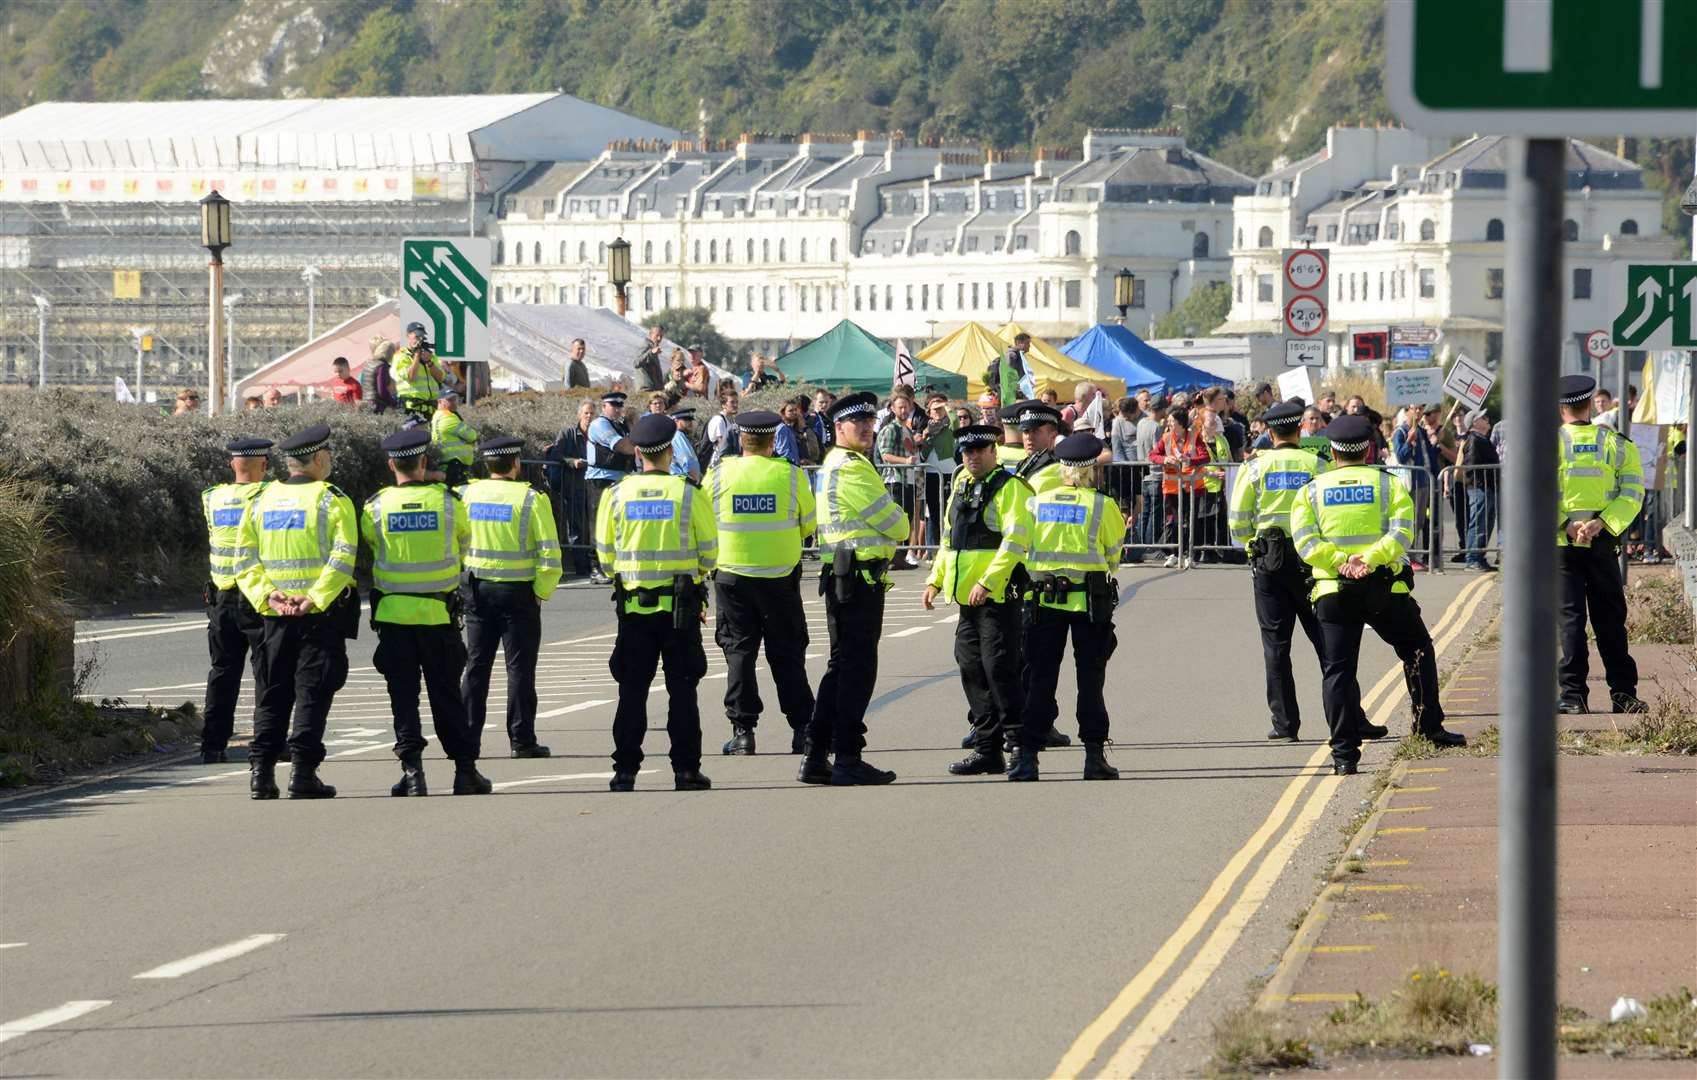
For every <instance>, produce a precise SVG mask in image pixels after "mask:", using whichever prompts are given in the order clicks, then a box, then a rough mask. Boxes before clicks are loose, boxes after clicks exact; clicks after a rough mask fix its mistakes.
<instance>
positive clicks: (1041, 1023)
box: [0, 569, 1495, 1077]
mask: <svg viewBox="0 0 1697 1080" xmlns="http://www.w3.org/2000/svg"><path fill="white" fill-rule="evenodd" d="M1122 586H1123V588H1124V603H1123V606H1122V609H1121V615H1120V620H1119V622H1120V646H1119V652H1118V653H1117V655H1116V656H1115V657H1114V658H1113V661H1112V663H1111V665H1110V672H1109V683H1108V691H1109V700H1110V702H1112V703H1114V738H1115V745H1114V746H1113V748H1112V749H1111V750H1110V756H1111V757H1112V759H1113V760H1114V761H1115V762H1116V763H1117V764H1118V765H1119V767H1120V768H1121V770H1122V772H1123V775H1124V779H1123V780H1122V781H1121V782H1120V783H1117V784H1082V783H1078V782H1076V781H1078V779H1079V773H1080V766H1081V761H1082V755H1081V754H1080V752H1079V750H1078V749H1077V748H1076V747H1075V748H1073V749H1071V750H1065V751H1055V752H1051V753H1048V754H1045V755H1044V758H1043V770H1044V782H1043V783H1040V784H1035V785H1010V784H1007V783H1006V782H1005V781H1002V780H1001V779H999V778H987V779H977V778H974V779H961V778H952V777H949V776H948V775H947V773H946V768H947V765H948V763H949V762H950V761H952V760H955V759H956V758H958V757H959V756H960V754H961V751H960V750H959V747H958V743H959V739H960V736H961V734H962V731H963V728H964V721H963V716H964V711H965V710H964V704H963V699H962V697H961V694H960V689H959V685H958V671H957V669H956V666H955V663H954V659H953V651H952V644H953V642H952V638H953V616H952V612H950V611H948V610H947V609H942V610H939V611H936V612H925V611H922V610H921V609H920V608H919V607H918V603H917V597H918V592H919V584H918V582H917V580H916V579H915V578H914V577H912V576H909V575H904V576H902V578H901V579H900V588H899V589H898V591H896V592H894V593H892V594H891V598H890V617H889V619H888V620H887V623H886V628H885V629H886V632H885V640H884V642H883V645H882V649H881V654H880V655H881V664H880V669H879V673H878V678H877V682H876V684H875V686H874V695H875V696H874V703H873V709H872V712H871V714H870V717H869V726H870V728H871V734H870V746H869V749H868V757H869V758H870V759H871V760H873V761H874V762H877V763H878V764H881V765H884V766H887V767H892V768H895V769H896V770H897V771H898V772H899V773H900V774H901V781H900V782H899V783H898V784H897V785H895V786H893V787H890V788H880V789H854V790H841V789H819V788H810V787H805V786H803V785H799V784H797V783H796V782H795V780H794V773H795V766H796V759H795V758H793V757H791V756H789V755H788V754H784V753H776V752H774V751H777V750H780V749H787V737H786V736H787V731H786V730H785V729H784V726H783V724H782V721H781V720H780V719H778V718H776V717H771V718H769V720H768V723H767V724H766V725H765V726H763V727H762V729H761V731H762V734H763V735H764V736H765V738H764V741H763V744H762V746H763V749H764V750H765V751H766V752H765V753H762V754H761V755H759V756H757V757H754V758H739V759H727V758H722V757H719V756H717V755H713V754H710V756H709V757H708V759H707V761H706V762H705V769H706V771H707V772H708V773H709V775H711V776H712V777H713V779H714V782H715V786H714V790H713V791H711V792H703V793H677V792H673V791H671V790H670V777H669V776H668V775H666V774H667V772H668V769H667V766H666V762H665V758H664V749H665V739H664V732H663V730H656V731H653V732H651V733H650V735H649V742H648V748H649V750H650V753H651V754H653V755H654V756H653V757H651V758H650V760H649V761H648V762H646V763H645V765H644V768H645V769H647V770H653V771H648V772H645V773H644V774H643V775H642V776H640V777H639V779H638V788H639V790H638V792H637V793H636V794H634V795H629V796H615V795H612V794H610V793H608V792H607V791H606V778H607V776H608V775H609V770H610V764H609V761H608V757H607V755H608V753H609V751H610V749H611V747H610V742H611V740H610V736H609V734H608V731H609V724H610V719H611V710H612V705H611V702H612V699H613V697H614V690H613V686H612V683H611V680H610V679H609V678H608V676H607V672H606V659H607V654H608V651H609V649H610V647H611V644H612V638H611V633H612V627H611V625H610V620H609V618H608V607H607V605H606V601H605V597H604V595H603V594H602V593H599V592H595V591H591V590H583V589H570V590H563V591H562V592H561V594H560V595H559V596H557V597H556V598H555V599H554V600H553V601H552V602H551V603H550V604H549V605H548V610H547V613H546V619H547V623H546V625H547V636H546V638H545V641H547V642H548V644H547V646H546V650H545V659H544V662H543V665H542V672H543V675H542V678H543V688H542V720H541V722H540V724H539V734H540V736H541V738H542V741H544V742H547V743H550V744H551V745H552V746H553V748H554V751H555V755H556V756H555V757H554V758H552V759H549V760H542V761H512V760H509V759H506V758H490V759H486V761H485V764H484V768H485V771H486V772H487V773H488V774H489V775H490V777H491V778H492V779H493V780H494V781H495V782H496V784H497V790H498V793H497V795H496V796H495V797H492V798H484V799H453V798H447V797H436V798H432V799H429V800H424V801H422V802H421V801H418V800H398V799H391V798H389V797H388V796H387V789H388V786H389V784H390V783H391V782H392V781H393V779H394V777H395V775H396V772H397V770H396V766H395V763H394V760H393V757H392V756H391V754H390V752H389V749H388V747H389V743H390V739H391V735H390V732H389V730H388V723H389V720H388V717H389V714H388V709H387V705H386V701H385V698H384V695H383V692H382V688H381V680H380V679H378V677H377V676H376V674H375V672H373V671H371V670H370V668H369V649H370V641H369V635H362V637H361V639H360V641H359V642H358V643H357V647H356V650H355V652H354V659H353V664H354V671H353V674H352V676H351V677H350V681H349V685H348V689H347V690H346V691H345V692H344V694H343V695H342V696H340V697H339V698H338V699H337V703H336V707H335V710H334V712H333V713H332V716H331V720H330V728H331V738H332V740H334V745H333V746H332V747H331V752H332V754H334V755H336V756H335V757H333V758H332V759H331V760H330V761H329V762H328V763H327V764H326V766H325V769H324V775H325V778H326V779H327V780H328V781H329V782H330V783H333V784H336V785H337V786H338V787H339V788H340V789H341V795H340V796H339V797H338V798H336V799H334V800H331V801H325V802H289V801H280V802H275V803H255V802H251V801H249V800H248V799H247V798H246V793H245V784H244V783H243V779H242V777H243V770H242V769H240V768H239V767H237V766H235V765H226V766H201V765H199V764H183V763H177V764H169V765H162V766H158V767H151V768H147V769H144V770H142V771H139V772H132V773H129V774H126V775H122V776H117V777H113V778H110V779H107V780H103V781H98V782H93V783H85V784H82V785H79V786H75V787H68V788H60V789H55V790H52V791H49V792H44V793H39V794H34V795H29V796H25V797H15V798H12V799H9V800H6V801H3V802H0V864H3V867H4V874H3V877H0V1075H7V1076H11V1075H66V1076H172V1077H177V1076H260V1075H265V1076H409V1077H411V1076H486V1075H487V1076H532V1075H561V1074H567V1075H604V1076H730V1075H738V1076H843V1075H854V1076H967V1075H971V1076H1049V1075H1055V1076H1068V1077H1070V1076H1082V1075H1127V1074H1130V1073H1134V1072H1137V1073H1141V1074H1143V1075H1154V1076H1163V1075H1177V1074H1182V1073H1189V1072H1194V1071H1195V1070H1196V1069H1197V1068H1198V1067H1199V1065H1200V1062H1201V1061H1203V1060H1204V1059H1205V1058H1206V1055H1207V1045H1206V1037H1207V1034H1208V1031H1209V1025H1210V1023H1211V1020H1212V1018H1213V1017H1214V1016H1215V1015H1217V1014H1218V1013H1220V1012H1223V1011H1225V1010H1226V1009H1228V1008H1231V1007H1234V1006H1236V1005H1238V1004H1239V1003H1241V1001H1242V1000H1243V995H1244V992H1245V988H1246V986H1247V985H1248V982H1249V980H1250V978H1251V977H1252V976H1254V975H1256V974H1259V973H1264V971H1265V970H1266V968H1267V966H1268V963H1269V961H1270V959H1271V958H1273V957H1276V956H1277V955H1278V953H1279V951H1280V950H1281V949H1282V948H1283V947H1284V945H1285V943H1286V942H1287V941H1288V940H1289V929H1288V926H1287V923H1288V922H1289V920H1290V919H1291V918H1292V916H1294V915H1296V914H1298V913H1300V912H1301V911H1303V910H1304V909H1305V908H1306V907H1307V905H1308V903H1309V901H1310V900H1311V899H1312V897H1313V895H1314V890H1315V888H1316V887H1317V882H1316V876H1315V875H1316V874H1317V873H1319V872H1320V871H1322V870H1323V868H1325V867H1327V866H1328V865H1330V863H1331V861H1332V860H1333V859H1334V858H1335V855H1336V852H1337V843H1338V835H1339V832H1338V830H1339V828H1340V827H1341V825H1342V824H1343V823H1344V822H1345V821H1347V819H1348V817H1349V815H1350V814H1352V813H1353V812H1354V810H1355V808H1356V803H1357V802H1358V801H1359V799H1360V798H1362V797H1363V796H1364V795H1365V793H1366V792H1367V791H1368V790H1369V785H1370V783H1371V780H1370V778H1369V777H1366V776H1363V777H1360V778H1353V779H1344V778H1335V777H1331V776H1330V775H1329V774H1328V775H1324V776H1322V775H1321V769H1320V766H1321V765H1322V763H1323V761H1324V759H1325V750H1324V747H1323V745H1322V744H1320V743H1318V742H1316V741H1312V739H1313V736H1315V735H1316V734H1317V733H1318V732H1319V731H1321V729H1322V724H1321V722H1320V712H1319V704H1318V671H1317V665H1316V663H1315V661H1314V660H1313V658H1312V656H1311V655H1309V656H1303V655H1301V654H1299V659H1298V662H1297V672H1298V678H1299V684H1300V686H1301V690H1302V700H1303V707H1304V710H1305V714H1306V716H1307V722H1306V726H1305V733H1306V734H1307V735H1308V736H1309V737H1310V741H1307V742H1304V743H1302V744H1299V745H1288V744H1269V743H1267V742H1266V740H1265V739H1264V734H1265V730H1266V726H1267V724H1266V714H1265V706H1264V702H1263V701H1262V679H1261V673H1260V649H1259V645H1258V641H1257V636H1256V631H1255V626H1254V620H1253V616H1252V609H1251V604H1250V598H1249V592H1248V582H1247V579H1246V578H1245V577H1244V576H1243V574H1242V573H1241V571H1237V570H1229V569H1226V570H1196V571H1191V572H1188V573H1181V572H1177V571H1161V570H1128V571H1126V572H1125V573H1123V574H1122ZM807 591H808V615H809V625H810V627H811V629H812V633H813V637H814V644H813V645H812V647H811V649H810V655H812V656H814V658H815V659H814V660H812V661H811V662H810V663H811V666H812V667H813V668H814V674H815V676H817V673H818V670H819V660H818V659H817V657H818V654H819V653H820V652H821V651H822V647H823V636H824V634H823V620H822V611H821V609H820V607H819V604H818V601H817V598H816V597H815V596H813V595H812V589H811V588H809V589H808V590H807ZM1419 595H1420V597H1421V600H1422V602H1423V604H1424V605H1425V607H1426V612H1427V618H1428V621H1429V623H1430V624H1431V625H1433V627H1434V630H1435V633H1436V636H1437V638H1438V641H1439V644H1440V646H1442V647H1446V648H1449V649H1454V648H1455V647H1456V646H1457V645H1458V644H1459V643H1460V642H1461V641H1464V640H1465V639H1466V637H1467V635H1469V634H1470V633H1471V632H1472V630H1473V629H1476V628H1477V627H1478V626H1479V625H1480V624H1481V622H1482V621H1483V620H1484V619H1486V618H1488V617H1489V615H1490V614H1491V612H1492V610H1493V608H1494V604H1495V590H1494V587H1493V585H1492V583H1491V581H1490V580H1489V579H1486V578H1481V577H1476V576H1464V575H1454V574H1452V575H1445V576H1443V577H1429V578H1428V577H1423V578H1422V579H1421V582H1420V586H1419ZM164 618H165V620H166V621H168V622H176V623H182V622H186V621H189V620H191V619H192V618H193V613H192V612H184V613H176V614H172V613H164ZM148 629H164V627H162V626H160V625H159V621H158V620H107V621H104V622H102V623H100V624H98V625H91V626H88V627H84V628H80V629H79V634H80V635H81V637H82V638H83V643H84V644H85V645H87V646H94V645H98V646H100V647H101V650H102V651H103V652H105V653H106V654H107V657H106V663H105V667H104V671H105V674H104V675H103V676H102V677H101V681H100V682H99V684H98V689H97V690H96V692H97V693H101V694H105V695H113V694H122V695H123V696H125V697H128V698H131V699H132V700H138V699H142V698H152V699H154V700H158V701H160V702H162V703H170V704H175V703H176V702H177V701H180V700H182V699H183V698H185V697H186V698H195V697H198V694H196V693H195V692H194V684H195V682H196V681H197V680H198V679H199V678H200V677H202V672H203V670H204V666H205V660H204V655H203V654H202V653H199V652H198V651H197V650H196V649H195V648H194V647H193V646H194V644H195V643H196V641H197V638H198V635H196V634H195V633H194V632H193V631H192V630H188V629H174V628H173V629H168V630H167V632H165V633H162V634H152V635H149V636H142V637H128V636H124V635H128V634H132V633H136V632H139V631H142V630H148ZM96 638H100V639H103V640H94V639H96ZM708 655H709V657H710V660H711V663H710V669H709V675H708V679H707V681H705V682H704V683H703V684H702V687H701V697H702V702H703V709H702V712H703V715H704V720H705V725H704V726H705V731H706V741H707V744H708V746H709V747H710V748H716V747H717V745H718V743H719V742H720V741H722V740H723V739H724V738H725V737H726V736H727V735H728V731H727V730H726V727H727V725H726V724H725V721H724V720H723V719H722V711H721V709H720V708H719V707H718V698H719V695H720V693H721V690H722V687H723V685H724V681H723V679H724V674H723V673H724V667H723V663H722V661H721V660H720V658H718V657H717V656H715V654H714V650H713V649H712V647H711V646H709V648H708ZM1362 672H1363V679H1362V683H1363V687H1364V689H1366V690H1367V691H1368V694H1367V702H1366V705H1367V709H1368V712H1369V714H1371V715H1374V716H1375V717H1376V718H1382V719H1383V720H1389V721H1391V722H1392V723H1393V726H1395V727H1398V728H1402V727H1405V726H1406V724H1407V719H1406V710H1405V708H1404V707H1403V705H1402V694H1401V679H1400V673H1399V672H1398V671H1396V670H1394V669H1393V667H1392V657H1391V656H1390V655H1389V653H1388V651H1387V650H1385V649H1384V648H1383V647H1382V646H1380V645H1379V644H1378V643H1377V642H1376V641H1371V639H1370V643H1369V644H1368V646H1367V647H1366V648H1365V649H1364V652H1363V664H1362ZM762 678H763V683H762V685H763V689H765V690H766V693H767V696H768V698H769V699H770V698H771V697H773V696H774V695H773V694H772V692H771V690H770V681H769V679H768V678H766V677H765V676H764V674H763V676H762ZM497 679H499V669H497ZM149 687H157V688H163V689H153V690H150V689H146V688H149ZM499 687H500V683H499V681H498V682H497V691H496V693H497V694H498V693H500V689H499ZM1062 695H1063V696H1062V714H1063V724H1062V726H1063V729H1067V728H1068V727H1069V726H1070V725H1069V724H1068V723H1067V722H1066V719H1065V718H1066V717H1067V715H1068V713H1070V706H1071V703H1072V701H1073V699H1074V695H1073V691H1072V686H1071V680H1070V676H1069V675H1063V680H1062ZM654 705H655V715H656V716H658V715H659V707H660V701H659V700H658V699H656V700H655V702H654ZM245 707H246V706H245V704H244V711H245ZM485 743H486V745H487V746H489V747H490V748H491V749H497V750H498V749H501V748H502V733H501V732H499V730H491V731H489V732H486V735H485ZM1388 752H1389V744H1388V743H1381V744H1376V745H1375V746H1374V747H1372V748H1370V753H1369V757H1368V761H1369V763H1370V764H1382V763H1383V761H1384V759H1385V758H1386V756H1387V755H1388ZM435 754H436V751H435V748H434V747H433V748H432V751H431V753H430V755H429V756H427V761H426V764H427V768H428V770H429V772H430V777H431V780H432V781H433V784H434V786H435V788H436V790H445V789H446V787H447V782H448V780H449V778H450V775H451V770H450V769H449V767H448V766H447V764H446V763H445V762H444V761H442V760H441V759H440V757H437V756H435Z"/></svg>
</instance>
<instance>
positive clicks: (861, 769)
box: [831, 761, 896, 787]
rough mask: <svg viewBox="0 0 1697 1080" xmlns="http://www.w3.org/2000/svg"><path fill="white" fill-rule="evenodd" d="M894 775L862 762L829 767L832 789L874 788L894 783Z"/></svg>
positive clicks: (842, 762)
mask: <svg viewBox="0 0 1697 1080" xmlns="http://www.w3.org/2000/svg"><path fill="white" fill-rule="evenodd" d="M895 779H896V774H895V773H893V772H891V771H889V770H888V769H880V768H877V767H875V766H872V765H869V764H867V763H866V762H864V761H838V762H837V763H836V764H835V765H833V766H831V786H832V787H874V786H876V785H878V784H891V783H894V782H895Z"/></svg>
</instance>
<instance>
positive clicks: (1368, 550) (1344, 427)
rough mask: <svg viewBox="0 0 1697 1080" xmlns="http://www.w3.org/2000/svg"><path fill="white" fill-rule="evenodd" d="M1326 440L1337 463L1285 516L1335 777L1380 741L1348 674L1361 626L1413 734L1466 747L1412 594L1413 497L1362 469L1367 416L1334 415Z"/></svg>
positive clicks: (1349, 772) (1385, 476)
mask: <svg viewBox="0 0 1697 1080" xmlns="http://www.w3.org/2000/svg"><path fill="white" fill-rule="evenodd" d="M1326 438H1327V440H1328V441H1329V442H1330V443H1331V449H1332V460H1333V462H1334V463H1335V464H1334V466H1333V468H1332V470H1331V471H1330V472H1324V473H1320V474H1319V475H1317V476H1315V477H1314V479H1312V480H1310V481H1309V482H1308V484H1307V485H1306V486H1304V487H1303V488H1302V490H1301V491H1300V492H1299V493H1298V494H1297V498H1296V501H1295V504H1294V505H1293V506H1292V507H1291V511H1290V527H1291V540H1292V542H1294V543H1295V545H1296V550H1297V553H1298V554H1299V555H1301V556H1302V558H1303V561H1305V562H1306V563H1308V565H1309V566H1310V567H1312V568H1313V571H1314V591H1313V593H1312V594H1311V597H1312V599H1313V601H1314V615H1315V618H1316V619H1317V621H1318V622H1319V627H1320V671H1321V674H1322V677H1323V682H1322V689H1321V696H1322V700H1323V701H1324V703H1325V710H1326V726H1327V727H1328V728H1329V729H1330V730H1331V745H1332V771H1333V772H1334V773H1335V774H1337V775H1339V776H1353V775H1355V773H1356V772H1357V771H1358V770H1357V766H1358V765H1359V763H1360V761H1361V743H1362V741H1363V740H1364V739H1376V738H1381V737H1383V736H1384V735H1385V734H1387V732H1386V731H1385V729H1384V728H1382V727H1378V726H1369V725H1368V723H1367V714H1366V713H1365V712H1364V711H1363V710H1362V708H1361V685H1360V684H1359V683H1358V682H1357V681H1356V677H1355V671H1356V665H1357V664H1358V662H1359V661H1360V658H1361V630H1362V628H1363V627H1364V626H1371V627H1372V628H1373V632H1374V633H1376V634H1378V635H1379V637H1380V638H1381V639H1382V640H1383V641H1384V642H1385V644H1387V645H1389V646H1390V647H1391V648H1392V649H1394V650H1395V651H1396V655H1397V659H1399V660H1401V661H1402V665H1403V675H1404V678H1405V679H1406V680H1407V683H1408V692H1409V696H1410V698H1412V699H1413V707H1414V730H1415V732H1416V733H1418V734H1421V735H1424V736H1425V737H1426V738H1428V739H1430V740H1431V741H1432V742H1434V743H1436V744H1437V745H1439V746H1465V745H1467V739H1466V737H1465V736H1462V735H1457V734H1455V733H1454V732H1450V731H1446V730H1445V729H1444V709H1443V705H1442V704H1440V703H1439V701H1438V661H1437V657H1436V656H1434V655H1433V651H1432V636H1431V634H1429V633H1428V632H1427V630H1426V624H1425V623H1424V622H1423V621H1421V618H1420V605H1419V604H1417V603H1415V602H1414V597H1413V595H1412V594H1411V590H1412V589H1413V588H1414V572H1413V571H1412V570H1410V569H1409V566H1408V547H1409V545H1410V544H1411V543H1413V542H1414V497H1413V496H1411V495H1410V494H1409V493H1408V488H1406V487H1404V486H1403V483H1402V481H1401V480H1398V479H1397V478H1396V477H1394V476H1392V475H1391V474H1390V473H1388V472H1383V471H1381V470H1379V469H1375V468H1372V467H1370V466H1368V465H1367V464H1366V461H1367V448H1368V446H1369V445H1370V444H1371V443H1372V439H1373V425H1372V424H1371V423H1370V422H1369V421H1368V419H1367V418H1366V417H1365V416H1340V417H1338V418H1337V419H1336V420H1333V421H1332V422H1331V424H1330V425H1329V426H1328V427H1327V428H1326ZM1257 459H1258V460H1259V455H1257Z"/></svg>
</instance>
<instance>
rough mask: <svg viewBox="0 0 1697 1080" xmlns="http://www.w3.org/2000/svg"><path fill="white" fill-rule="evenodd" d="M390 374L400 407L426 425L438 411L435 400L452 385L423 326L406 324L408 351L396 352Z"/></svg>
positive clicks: (400, 350) (405, 349) (406, 349)
mask: <svg viewBox="0 0 1697 1080" xmlns="http://www.w3.org/2000/svg"><path fill="white" fill-rule="evenodd" d="M390 374H391V375H392V376H393V379H394V383H395V397H396V398H397V399H398V400H399V401H400V404H401V408H403V409H405V410H406V411H407V412H409V413H411V414H412V415H413V416H416V417H419V418H420V419H422V420H424V421H425V422H426V423H428V422H429V421H430V417H431V414H433V413H434V412H435V411H436V400H437V399H438V398H439V397H441V395H442V391H443V390H444V389H446V388H448V387H449V386H451V385H452V384H453V380H452V379H451V378H450V377H449V376H448V372H447V370H446V369H445V368H443V366H442V363H441V361H439V360H437V359H436V353H435V350H434V349H432V348H431V345H430V340H429V338H428V336H427V333H426V331H425V329H424V324H423V323H416V322H415V323H408V324H407V345H406V348H404V349H397V350H396V351H395V356H394V360H393V362H392V363H391V364H390Z"/></svg>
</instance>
